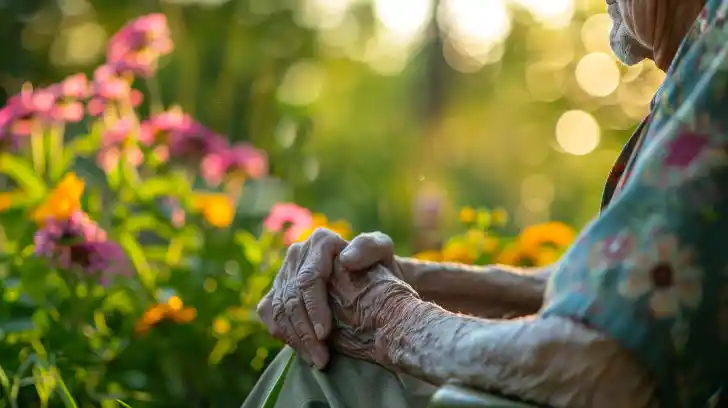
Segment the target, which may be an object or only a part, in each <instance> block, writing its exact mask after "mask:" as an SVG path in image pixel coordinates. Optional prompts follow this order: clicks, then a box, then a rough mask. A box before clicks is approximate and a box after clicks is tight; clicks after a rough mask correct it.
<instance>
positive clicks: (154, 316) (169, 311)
mask: <svg viewBox="0 0 728 408" xmlns="http://www.w3.org/2000/svg"><path fill="white" fill-rule="evenodd" d="M195 317H197V310H196V309H195V308H194V307H185V306H184V304H183V303H182V299H180V298H179V297H178V296H171V297H170V298H169V299H168V300H167V303H156V304H153V305H152V306H150V307H149V308H147V310H145V311H144V314H143V315H142V317H141V318H140V319H139V321H137V323H136V327H135V331H136V333H137V334H140V335H143V334H146V333H148V332H149V330H151V329H152V328H153V327H154V326H156V325H157V324H159V323H160V322H162V321H165V320H170V321H173V322H175V323H178V324H181V323H189V322H191V321H192V320H194V319H195Z"/></svg>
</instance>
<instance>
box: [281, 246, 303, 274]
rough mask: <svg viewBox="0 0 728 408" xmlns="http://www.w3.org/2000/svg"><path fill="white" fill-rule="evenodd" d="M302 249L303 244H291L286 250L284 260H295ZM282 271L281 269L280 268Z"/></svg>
mask: <svg viewBox="0 0 728 408" xmlns="http://www.w3.org/2000/svg"><path fill="white" fill-rule="evenodd" d="M302 247H303V244H301V243H300V242H295V243H293V244H291V245H290V246H289V247H288V249H287V250H286V260H287V261H288V260H292V259H297V258H298V256H299V254H300V253H301V248H302ZM281 269H282V268H281Z"/></svg>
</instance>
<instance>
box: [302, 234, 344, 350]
mask: <svg viewBox="0 0 728 408" xmlns="http://www.w3.org/2000/svg"><path fill="white" fill-rule="evenodd" d="M344 247H346V241H345V240H344V239H343V238H341V237H340V236H339V235H338V234H336V233H334V232H332V231H329V230H325V229H317V230H316V231H314V233H313V235H312V236H311V246H310V248H309V250H308V254H307V256H306V259H305V260H304V262H303V264H302V265H301V268H300V269H299V271H298V274H297V275H296V277H297V279H298V282H297V283H298V288H299V290H300V291H301V296H302V298H303V303H304V306H305V308H306V312H307V313H308V317H309V319H310V320H311V323H312V324H313V328H314V332H315V333H316V338H317V339H319V340H323V339H325V338H326V337H327V336H328V335H329V333H330V332H331V327H332V315H331V309H330V308H329V303H328V291H327V284H328V281H329V277H330V276H331V272H332V271H333V268H334V259H336V257H337V256H338V255H339V253H340V252H341V250H342V249H344Z"/></svg>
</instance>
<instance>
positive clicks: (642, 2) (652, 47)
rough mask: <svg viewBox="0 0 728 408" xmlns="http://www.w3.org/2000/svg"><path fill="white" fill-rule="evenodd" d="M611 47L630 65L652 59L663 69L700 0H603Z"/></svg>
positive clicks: (700, 7)
mask: <svg viewBox="0 0 728 408" xmlns="http://www.w3.org/2000/svg"><path fill="white" fill-rule="evenodd" d="M606 1H607V11H608V13H609V16H610V17H611V18H612V22H613V25H612V31H611V33H610V35H609V37H610V44H611V46H612V51H613V52H614V54H615V55H616V56H617V58H619V59H620V60H621V61H622V62H624V63H625V64H627V65H634V64H637V63H639V62H640V61H642V60H644V59H647V58H649V59H652V60H654V61H655V63H656V64H657V66H658V67H660V69H662V70H667V68H668V67H669V66H670V63H671V62H672V59H673V57H674V56H675V53H676V52H677V49H678V47H679V46H680V43H681V42H682V39H683V37H684V36H685V34H686V33H687V31H688V30H689V29H690V26H691V25H692V24H693V21H694V20H695V17H696V16H697V15H698V13H699V12H700V10H701V9H702V7H703V5H704V4H705V1H704V0H606Z"/></svg>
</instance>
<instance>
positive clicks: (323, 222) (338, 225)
mask: <svg viewBox="0 0 728 408" xmlns="http://www.w3.org/2000/svg"><path fill="white" fill-rule="evenodd" d="M317 228H328V229H330V230H331V231H334V232H335V233H337V234H339V235H341V237H342V238H344V239H349V238H350V237H351V225H349V223H348V222H346V221H344V220H336V221H334V222H331V223H329V219H328V218H327V217H326V216H325V215H324V214H320V213H316V214H313V216H312V218H311V226H310V227H308V228H306V229H305V230H304V231H303V232H302V233H301V235H299V236H298V239H296V242H302V241H305V240H307V239H308V237H310V236H311V234H313V232H314V231H316V229H317Z"/></svg>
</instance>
